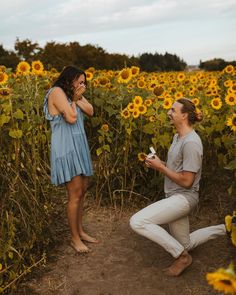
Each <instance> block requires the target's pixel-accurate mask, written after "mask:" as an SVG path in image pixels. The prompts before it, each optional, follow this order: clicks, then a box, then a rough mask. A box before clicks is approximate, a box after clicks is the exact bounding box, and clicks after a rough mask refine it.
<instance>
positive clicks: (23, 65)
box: [16, 61, 30, 75]
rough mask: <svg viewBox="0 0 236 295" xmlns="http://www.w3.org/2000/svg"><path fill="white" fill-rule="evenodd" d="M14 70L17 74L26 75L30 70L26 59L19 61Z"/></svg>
mask: <svg viewBox="0 0 236 295" xmlns="http://www.w3.org/2000/svg"><path fill="white" fill-rule="evenodd" d="M16 72H17V73H18V74H23V75H27V74H29V72H30V65H29V64H28V63H27V62H26V61H21V62H19V63H18V65H17V67H16Z"/></svg>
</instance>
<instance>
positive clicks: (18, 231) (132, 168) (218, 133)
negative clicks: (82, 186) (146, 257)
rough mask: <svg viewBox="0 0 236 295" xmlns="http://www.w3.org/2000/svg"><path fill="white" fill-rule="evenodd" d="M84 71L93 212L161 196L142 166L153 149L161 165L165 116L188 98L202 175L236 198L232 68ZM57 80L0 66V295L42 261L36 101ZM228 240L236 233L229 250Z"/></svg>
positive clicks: (44, 184) (44, 140)
mask: <svg viewBox="0 0 236 295" xmlns="http://www.w3.org/2000/svg"><path fill="white" fill-rule="evenodd" d="M86 74H87V81H88V87H87V91H86V95H85V96H86V98H87V99H88V100H89V101H90V102H91V103H92V104H93V106H94V110H95V115H94V117H93V118H86V121H85V124H86V132H87V136H88V140H89V144H90V148H91V154H92V159H93V165H94V171H95V175H94V177H93V180H92V182H93V186H92V195H93V197H94V200H95V201H96V202H97V204H98V206H99V205H101V204H108V203H109V204H112V205H114V206H118V205H119V206H124V205H125V204H126V202H127V201H129V202H132V200H133V199H134V198H136V197H137V196H141V197H142V196H148V198H149V199H157V198H158V197H160V196H162V195H163V191H162V190H160V187H161V188H162V187H163V185H162V182H163V177H162V176H160V175H159V174H158V173H156V172H154V171H149V170H148V169H147V168H146V167H145V166H144V165H143V160H144V158H145V156H146V154H147V153H149V147H150V146H153V147H154V148H155V150H156V151H157V154H158V156H159V157H160V158H161V159H163V160H164V159H165V158H166V155H167V150H168V148H169V146H170V143H171V140H172V137H173V134H174V132H175V130H173V128H172V126H171V125H170V124H169V121H168V117H167V111H168V109H169V108H170V107H171V105H172V103H173V102H174V101H175V100H176V99H178V98H181V97H188V98H190V99H191V100H192V101H193V103H194V104H195V105H196V107H197V110H199V111H201V112H202V113H203V116H204V119H203V121H202V122H201V123H198V124H197V125H196V130H197V132H198V133H199V135H200V137H201V138H202V141H203V145H204V171H206V173H208V175H211V173H214V171H216V169H222V171H226V172H227V173H229V174H230V177H231V178H232V182H231V183H232V184H231V185H230V186H229V187H228V194H229V195H234V194H235V189H236V188H235V178H236V158H235V156H236V137H235V134H236V68H235V67H233V66H232V65H228V66H227V67H226V68H225V69H224V70H223V71H221V72H203V71H193V72H153V73H147V72H140V69H139V68H138V67H135V66H133V67H130V68H124V69H122V70H120V71H111V70H96V69H94V68H88V69H86ZM58 75H59V73H58V72H57V70H56V69H51V70H50V71H47V70H46V69H44V65H43V64H42V63H41V62H40V61H34V62H32V63H31V64H29V63H28V62H26V61H22V62H20V63H19V64H18V66H17V68H16V69H15V70H12V69H8V68H6V67H5V66H4V65H2V66H0V128H1V131H0V134H1V137H0V141H1V153H0V191H1V199H0V208H1V212H0V214H1V216H0V217H1V218H0V220H1V221H0V227H1V236H0V293H1V292H4V291H5V290H7V289H9V288H11V287H14V285H15V284H16V282H17V281H19V279H20V278H21V277H23V276H24V275H25V274H26V273H28V272H29V271H30V270H31V268H32V267H34V266H37V265H38V264H43V263H45V261H46V249H47V246H48V245H49V244H50V222H51V218H52V212H53V206H54V205H53V203H52V201H51V198H50V196H51V195H52V194H53V193H54V192H55V191H56V188H55V187H52V186H51V184H50V168H49V167H50V166H49V165H50V163H49V161H50V160H49V150H50V128H49V124H48V122H46V120H45V118H44V114H43V100H44V96H45V93H46V91H47V90H48V89H49V88H50V87H51V85H52V83H53V81H55V79H56V78H57V77H58ZM209 163H210V165H209ZM223 169H225V170H223ZM234 239H235V234H234V235H232V240H233V242H235V243H236V241H235V240H234ZM235 288H236V287H235Z"/></svg>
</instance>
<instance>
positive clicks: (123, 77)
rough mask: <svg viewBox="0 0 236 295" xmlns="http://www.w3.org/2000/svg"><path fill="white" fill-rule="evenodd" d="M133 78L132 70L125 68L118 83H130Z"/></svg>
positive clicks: (120, 73)
mask: <svg viewBox="0 0 236 295" xmlns="http://www.w3.org/2000/svg"><path fill="white" fill-rule="evenodd" d="M131 78H132V72H131V69H130V68H125V69H123V70H121V71H120V72H119V76H118V82H119V83H128V82H129V81H130V79H131Z"/></svg>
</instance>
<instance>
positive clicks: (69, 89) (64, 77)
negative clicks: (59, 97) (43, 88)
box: [52, 66, 87, 98]
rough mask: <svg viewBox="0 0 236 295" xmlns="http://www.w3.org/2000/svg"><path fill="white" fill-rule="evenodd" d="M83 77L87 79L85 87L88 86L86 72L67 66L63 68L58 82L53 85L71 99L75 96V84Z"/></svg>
mask: <svg viewBox="0 0 236 295" xmlns="http://www.w3.org/2000/svg"><path fill="white" fill-rule="evenodd" d="M81 75H84V77H85V85H87V81H86V74H85V72H84V71H82V70H80V69H77V68H76V67H74V66H66V67H64V68H63V70H62V72H61V73H60V75H59V77H58V78H57V80H56V81H55V82H54V83H53V85H52V87H54V86H58V87H61V88H62V89H63V90H64V92H65V94H66V95H67V97H68V98H71V97H72V96H73V94H74V87H73V82H74V80H76V79H78V78H79V77H80V76H81Z"/></svg>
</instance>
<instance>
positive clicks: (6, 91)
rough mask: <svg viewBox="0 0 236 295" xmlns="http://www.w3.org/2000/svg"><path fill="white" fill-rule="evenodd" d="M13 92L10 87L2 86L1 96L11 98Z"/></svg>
mask: <svg viewBox="0 0 236 295" xmlns="http://www.w3.org/2000/svg"><path fill="white" fill-rule="evenodd" d="M11 94H12V89H10V88H8V87H3V88H0V97H1V98H9V97H10V96H11Z"/></svg>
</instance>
